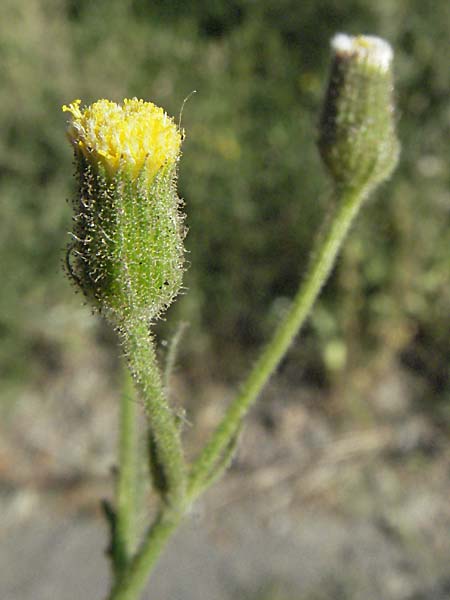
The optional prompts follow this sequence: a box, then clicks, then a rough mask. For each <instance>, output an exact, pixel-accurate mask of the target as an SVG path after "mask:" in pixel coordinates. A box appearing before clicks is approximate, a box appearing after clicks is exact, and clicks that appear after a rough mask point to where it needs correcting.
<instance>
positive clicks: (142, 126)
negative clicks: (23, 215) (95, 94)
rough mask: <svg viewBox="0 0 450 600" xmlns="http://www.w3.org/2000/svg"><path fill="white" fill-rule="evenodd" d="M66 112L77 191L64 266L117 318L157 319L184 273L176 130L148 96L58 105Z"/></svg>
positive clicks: (118, 320) (116, 320) (97, 303)
mask: <svg viewBox="0 0 450 600" xmlns="http://www.w3.org/2000/svg"><path fill="white" fill-rule="evenodd" d="M63 111H66V112H69V113H70V115H71V119H70V122H69V127H68V137H69V140H70V142H71V143H72V145H73V147H74V150H75V160H76V165H77V172H78V177H79V186H80V187H79V194H78V196H77V197H76V198H75V201H74V208H75V217H74V230H73V234H72V235H73V242H72V244H71V245H70V247H69V250H68V261H67V264H68V270H69V273H70V275H71V277H72V279H73V280H74V281H75V282H76V283H77V284H78V285H79V286H80V287H81V289H82V290H83V292H84V293H85V295H86V296H87V297H88V298H89V299H90V300H91V301H93V303H94V306H95V307H96V308H98V309H99V310H101V311H102V312H103V313H104V314H105V315H106V316H107V317H108V318H110V319H111V320H112V321H113V322H114V323H115V324H116V325H119V326H120V324H121V322H122V321H123V320H124V319H125V318H130V317H133V318H138V319H145V320H148V321H150V320H152V319H155V318H157V317H158V316H159V315H160V313H161V312H162V310H163V309H164V308H166V307H167V306H168V305H169V304H170V303H171V302H172V300H173V299H174V297H175V296H176V295H177V293H178V291H179V289H180V286H181V280H182V273H183V253H184V249H183V238H184V230H183V226H182V219H183V216H182V215H181V213H180V208H179V205H180V201H179V199H178V196H177V192H176V185H175V184H176V167H177V162H178V158H179V155H180V146H181V139H182V136H181V133H180V131H179V130H178V128H177V126H176V125H175V123H174V122H173V120H172V119H171V118H170V117H168V116H167V114H166V113H165V112H164V110H163V109H162V108H159V107H157V106H155V105H154V104H152V103H151V102H144V101H142V100H137V99H136V98H134V99H132V100H124V102H123V104H122V105H119V104H116V103H114V102H110V101H109V100H99V101H98V102H95V103H94V104H92V105H91V106H86V107H84V108H80V100H76V101H75V102H73V103H72V104H70V105H69V106H63Z"/></svg>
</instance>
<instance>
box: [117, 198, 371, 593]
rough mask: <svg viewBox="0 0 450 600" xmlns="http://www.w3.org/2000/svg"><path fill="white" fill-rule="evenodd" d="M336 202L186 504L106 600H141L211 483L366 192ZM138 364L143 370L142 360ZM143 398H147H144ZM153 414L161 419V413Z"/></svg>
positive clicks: (152, 534) (199, 465)
mask: <svg viewBox="0 0 450 600" xmlns="http://www.w3.org/2000/svg"><path fill="white" fill-rule="evenodd" d="M336 196H337V198H336V204H337V209H336V212H335V214H334V216H333V219H332V220H331V221H329V225H328V228H327V229H326V231H325V232H324V233H323V235H321V236H319V238H318V239H317V242H316V245H315V250H314V251H313V254H312V260H311V263H310V266H309V269H308V271H307V273H306V277H305V278H304V280H303V281H302V283H301V285H300V287H299V290H298V292H297V294H296V296H295V298H294V301H293V303H292V307H291V309H290V311H289V313H288V314H287V316H286V318H285V319H284V320H283V321H282V322H281V324H280V325H279V327H278V329H277V330H276V331H275V334H274V336H273V338H272V339H271V341H270V342H269V343H268V345H267V346H266V347H265V349H264V350H263V352H262V354H261V356H260V358H259V360H258V361H257V363H256V364H255V366H254V368H253V370H252V371H251V373H250V376H249V377H248V379H247V381H246V382H245V383H244V385H243V386H242V388H241V391H240V393H239V394H238V396H237V397H236V399H235V400H234V401H233V402H232V403H231V405H230V406H229V408H228V410H227V412H226V413H225V416H224V418H223V420H222V422H221V423H220V424H219V426H218V427H217V429H216V431H215V433H214V434H213V436H212V438H211V440H210V442H209V443H208V444H207V445H206V447H205V448H204V450H203V451H202V453H201V454H200V456H199V458H198V459H197V461H196V462H195V463H194V464H193V467H192V470H191V475H190V479H189V486H188V490H187V495H186V497H185V502H184V503H181V504H179V509H178V510H177V509H176V508H174V507H172V508H171V507H170V506H167V507H166V508H163V509H162V512H161V514H160V515H159V517H158V518H157V520H156V521H155V523H154V525H153V526H152V527H151V528H150V529H149V531H148V533H147V535H146V537H145V540H144V542H143V544H142V546H141V547H140V549H139V550H138V552H137V554H136V556H135V558H134V559H133V561H132V562H131V564H130V565H129V568H128V569H127V571H126V573H124V574H123V576H122V577H121V579H120V581H118V582H117V583H116V585H115V586H114V588H113V590H112V591H111V594H110V596H109V598H108V600H136V599H137V598H138V597H139V594H140V593H141V592H142V590H143V588H144V587H145V583H146V580H147V578H148V575H149V573H150V570H151V568H152V567H153V566H154V564H155V562H156V560H157V559H158V557H159V555H160V554H161V552H162V550H163V548H164V547H165V545H166V543H167V541H168V539H169V538H170V536H171V534H172V533H173V532H174V531H175V529H176V528H177V527H178V525H179V523H180V521H181V519H182V518H183V516H184V514H185V513H186V511H187V509H188V508H189V506H190V505H191V504H192V502H194V500H195V499H196V498H197V497H198V496H199V495H200V493H201V492H202V491H203V489H205V487H207V482H209V481H211V480H212V479H213V477H212V475H213V474H214V468H215V467H217V465H218V464H220V458H221V457H222V455H223V453H224V451H226V448H227V447H228V446H229V444H230V443H231V441H232V440H233V438H234V436H235V435H236V433H237V431H238V429H239V426H240V423H241V421H242V418H243V416H244V415H245V413H246V412H247V411H248V409H249V408H250V406H251V405H252V403H253V402H254V401H255V400H256V398H257V396H258V394H259V393H260V391H261V389H262V388H263V386H264V385H265V383H266V382H267V380H268V379H269V377H270V376H271V374H272V373H273V371H274V370H275V369H276V367H277V365H278V364H279V362H280V361H281V359H282V358H283V356H284V355H285V353H286V351H287V350H288V348H289V346H290V344H291V342H292V341H293V339H294V337H295V336H296V334H297V333H298V331H299V330H300V328H301V326H302V325H303V323H304V322H305V319H306V317H307V316H308V314H309V312H310V310H311V308H312V306H313V304H314V302H315V300H316V299H317V296H318V295H319V292H320V290H321V288H322V286H323V284H324V283H325V281H326V279H327V277H328V275H329V274H330V271H331V269H332V267H333V264H334V262H335V260H336V257H337V255H338V252H339V249H340V247H341V245H342V243H343V241H344V239H345V236H346V234H347V233H348V230H349V228H350V225H351V223H352V221H353V219H354V218H355V216H356V214H357V212H358V210H359V208H360V206H361V203H362V201H363V199H364V197H365V192H364V190H355V189H346V190H340V191H339V192H338V193H337V194H336ZM132 350H133V346H130V360H132V355H131V352H132ZM152 360H153V359H152ZM138 363H139V364H142V363H141V359H139V361H138ZM142 366H143V365H142ZM146 397H150V396H149V395H146ZM157 413H158V415H159V411H157ZM159 418H160V415H159V416H158V419H159Z"/></svg>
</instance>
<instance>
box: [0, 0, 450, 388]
mask: <svg viewBox="0 0 450 600" xmlns="http://www.w3.org/2000/svg"><path fill="white" fill-rule="evenodd" d="M449 30H450V5H449V3H448V2H447V1H446V0H436V2H433V3H427V2H423V0H379V1H378V2H372V1H370V0H347V1H345V2H340V3H336V2H335V1H334V0H322V1H320V2H298V1H294V0H279V1H278V2H272V1H269V0H258V1H256V2H255V1H252V0H234V1H232V2H229V1H225V0H215V1H211V0H209V1H206V0H193V1H191V2H181V1H180V2H165V1H163V0H158V1H152V2H145V1H143V0H142V1H138V0H135V1H134V2H133V1H131V0H126V1H111V0H109V1H106V0H97V1H96V2H90V1H87V0H77V1H75V0H3V2H2V3H1V4H0V95H1V102H0V128H1V132H2V135H1V137H0V169H1V182H0V197H1V219H0V227H1V236H0V245H1V254H2V280H3V290H2V295H1V300H0V330H1V332H2V337H1V343H0V360H1V369H2V377H3V378H7V379H9V380H10V381H17V380H18V379H19V378H20V377H23V376H24V374H25V372H26V373H29V374H30V373H31V375H32V376H37V375H36V374H38V373H39V372H40V371H41V367H42V361H43V357H45V361H44V362H45V366H46V367H48V366H49V365H48V364H47V363H49V362H50V366H53V367H55V368H57V365H58V352H59V350H58V348H59V347H60V346H62V344H64V343H65V338H66V337H67V335H66V333H67V327H66V328H64V327H63V326H62V325H61V323H70V317H68V316H67V315H70V313H71V311H74V310H78V307H79V304H80V300H79V298H78V299H77V298H73V297H72V296H73V294H72V290H71V289H70V286H69V285H68V283H67V281H66V280H65V279H64V278H63V276H62V274H61V269H60V260H61V258H62V257H63V255H64V252H63V248H64V246H65V244H66V241H67V236H66V233H65V232H66V231H67V230H68V229H69V228H70V216H69V214H70V211H69V209H68V207H67V205H66V203H65V199H66V198H68V197H70V196H71V194H72V192H73V189H74V184H73V182H72V180H71V177H70V175H71V172H72V167H71V156H70V149H69V146H68V145H67V143H66V141H65V140H64V121H65V116H64V115H63V114H62V113H61V112H60V105H61V104H63V103H65V102H69V101H72V100H73V99H74V98H78V97H79V98H82V100H83V102H86V103H87V102H91V101H93V100H96V99H97V98H100V97H106V98H111V99H113V100H116V101H120V100H121V99H122V98H123V97H133V96H137V97H142V98H144V99H151V100H153V101H154V102H156V103H157V104H159V105H162V106H164V107H166V109H167V110H168V112H169V113H171V114H173V115H178V114H179V112H180V108H181V105H182V102H183V99H184V98H185V97H186V96H187V95H188V94H189V93H190V92H191V91H192V90H194V89H195V90H197V94H195V95H194V96H193V97H192V98H190V99H189V101H188V103H187V104H186V106H185V108H184V112H183V117H182V119H183V120H182V125H183V126H184V128H185V129H186V135H187V137H186V141H185V144H184V156H183V159H182V162H181V168H180V180H179V187H180V190H181V194H182V196H183V197H184V200H185V202H186V206H187V208H186V210H187V213H188V221H187V222H188V225H189V228H190V233H189V236H188V238H187V247H188V251H189V255H188V260H189V262H190V269H189V271H188V273H187V274H186V278H185V283H186V286H187V288H189V291H188V293H187V294H186V295H185V297H184V298H182V300H181V301H179V302H178V304H177V306H176V308H175V310H172V312H171V314H170V316H169V320H172V319H175V318H177V317H179V318H183V319H185V320H188V321H190V323H191V328H190V333H189V337H188V338H187V339H186V343H187V344H188V346H187V347H188V350H189V353H190V356H191V357H197V358H194V359H192V360H194V361H195V360H199V358H200V357H204V356H205V355H206V353H207V352H208V353H209V356H216V357H218V356H220V358H221V359H222V360H221V364H222V368H223V369H224V370H225V366H224V365H225V364H228V365H230V368H233V367H234V366H237V365H238V366H239V368H240V366H241V364H240V363H241V362H243V364H244V363H245V362H246V361H242V352H241V351H242V350H243V349H245V348H249V347H250V348H253V347H254V346H255V344H256V343H259V342H261V341H262V340H263V339H264V338H265V337H266V336H267V335H268V333H269V332H270V331H271V328H272V327H273V325H274V323H275V322H276V318H277V315H278V314H279V313H280V311H283V310H284V308H285V306H286V303H287V302H288V299H289V298H290V297H291V296H292V294H293V293H294V291H295V289H296V287H297V284H298V279H299V277H300V276H301V273H302V270H303V269H304V267H305V263H306V260H307V257H308V249H309V248H310V245H311V241H312V238H313V235H314V234H315V232H316V230H317V227H318V226H319V224H320V222H321V220H322V218H323V216H324V214H325V212H326V210H327V194H328V187H327V182H326V178H325V175H324V171H323V169H322V166H321V164H320V161H319V157H318V153H317V150H316V147H315V139H316V124H317V122H318V117H319V111H320V104H321V100H322V95H323V91H324V86H325V81H326V75H327V68H328V55H329V38H330V37H331V36H332V35H333V34H334V33H336V32H337V31H345V32H348V33H350V34H356V33H372V34H377V35H380V36H382V37H385V38H387V39H388V40H389V41H390V42H391V43H392V45H393V46H394V49H395V52H396V59H395V70H396V79H397V97H398V106H399V133H400V138H401V141H402V146H403V152H402V158H401V164H400V166H399V169H398V171H397V172H396V174H395V177H394V179H393V181H392V182H390V183H389V184H387V185H385V186H384V187H383V188H382V190H380V191H379V192H378V193H377V198H376V202H375V201H374V200H372V201H370V203H369V206H367V209H366V210H365V211H364V212H363V215H362V216H361V218H360V219H359V221H358V223H357V225H356V227H355V229H354V231H353V232H352V235H351V239H350V240H349V243H348V244H347V246H346V248H345V251H344V255H343V257H342V259H341V261H340V263H339V267H338V269H337V270H336V272H335V274H334V276H333V278H332V280H331V281H330V283H329V285H328V286H327V287H326V289H325V291H324V294H323V296H322V299H321V301H320V303H319V306H318V307H317V310H316V311H315V313H314V317H313V318H312V320H311V323H310V325H309V327H308V329H307V331H306V332H305V334H304V337H303V343H302V344H301V345H299V347H298V349H297V350H296V351H295V360H298V361H302V362H301V363H300V362H299V364H302V365H304V369H303V371H302V372H303V374H304V375H305V376H306V375H314V373H319V376H320V379H321V380H323V379H324V378H326V377H327V376H328V379H329V381H330V382H333V380H334V376H335V375H334V374H339V373H342V372H343V371H344V372H345V373H346V374H349V373H350V374H351V373H353V372H356V371H358V370H361V369H369V367H370V365H371V364H374V363H373V362H371V360H370V359H371V358H372V357H373V356H375V355H376V356H378V357H381V359H382V360H385V361H391V360H393V359H394V358H396V357H398V358H400V359H401V360H403V361H404V362H405V363H406V364H407V365H409V366H410V367H412V368H414V369H416V370H419V371H421V372H422V373H424V374H425V375H426V376H427V378H428V380H429V382H430V384H431V387H432V388H433V389H434V391H435V392H437V396H440V397H443V396H444V395H445V394H444V393H443V392H444V391H445V390H447V395H448V384H449V381H448V371H447V369H448V355H449V352H450V341H449V340H450V336H449V314H450V286H449V263H450V260H449V247H450V228H449V221H450V219H449V211H450V195H449V190H448V183H449V173H448V170H446V167H447V165H446V163H445V160H446V158H447V156H448V149H447V148H446V146H448V139H449V133H450V131H449V130H450V108H449V103H448V51H447V50H448V46H447V44H448V31H449ZM86 310H87V309H86ZM163 327H166V325H165V324H163ZM69 329H70V327H69ZM62 331H64V332H65V333H64V335H62V334H61V332H62ZM58 332H59V333H58ZM235 357H240V358H239V361H237V359H236V358H235ZM378 363H379V361H377V364H378ZM433 386H434V387H433Z"/></svg>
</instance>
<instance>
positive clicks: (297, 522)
mask: <svg viewBox="0 0 450 600" xmlns="http://www.w3.org/2000/svg"><path fill="white" fill-rule="evenodd" d="M93 352H98V355H90V356H86V357H85V360H84V366H82V367H80V366H79V365H78V367H77V369H74V370H73V372H72V373H70V372H68V373H65V375H64V377H63V378H61V379H60V380H59V379H57V378H56V379H53V381H52V383H51V384H47V383H43V385H42V388H41V389H40V390H38V391H36V389H34V390H33V391H30V392H29V394H30V396H29V397H26V398H25V397H24V398H22V399H21V401H20V402H18V403H17V406H16V408H15V409H14V411H13V412H11V414H9V415H6V418H5V420H4V425H3V427H2V429H3V431H2V435H1V441H0V503H1V504H0V505H1V513H2V519H1V526H0V536H1V544H0V565H1V567H0V569H1V577H0V598H1V599H2V600H54V599H58V600H78V599H79V598H83V599H85V600H89V599H91V598H92V599H93V600H94V599H99V598H104V597H105V593H106V589H107V585H108V564H107V561H106V558H105V553H104V550H105V548H106V546H107V528H106V524H105V523H104V521H103V518H102V516H101V511H100V509H99V504H100V502H99V501H100V499H101V498H104V497H109V496H110V495H111V489H112V485H111V470H112V468H113V466H114V449H115V439H116V432H115V428H116V408H115V404H116V400H115V397H116V396H117V392H116V391H115V390H114V389H112V388H107V387H105V383H104V381H105V379H106V378H105V377H104V373H103V372H102V368H103V367H102V365H103V362H104V360H106V359H105V357H104V356H103V355H102V353H101V351H99V350H95V351H93ZM103 366H104V365H103ZM80 369H81V375H80ZM175 387H176V389H177V390H178V392H179V393H178V397H179V398H180V402H182V398H183V395H184V394H185V389H186V387H187V386H186V385H185V384H184V382H183V381H182V380H177V381H176V386H175ZM231 393H232V390H229V389H227V388H225V387H223V386H221V385H218V384H215V385H213V384H209V385H207V386H205V388H204V397H203V398H201V399H200V400H199V402H198V407H197V413H196V415H195V417H193V418H192V420H193V422H195V427H194V426H191V425H190V424H187V425H186V437H187V440H188V446H189V447H190V448H191V449H192V451H193V450H194V449H195V446H196V444H195V443H194V438H195V440H198V439H204V438H205V436H206V433H207V431H208V430H209V429H210V428H211V427H212V424H213V423H214V422H215V421H216V420H217V418H218V411H219V410H220V407H222V406H223V402H221V400H222V401H226V400H227V398H229V397H230V395H231ZM370 395H371V398H370V401H371V402H372V403H373V405H374V406H378V408H379V411H380V414H382V413H383V411H384V413H383V414H385V415H387V416H386V418H384V419H383V418H380V419H378V420H377V422H376V423H375V422H372V423H371V424H368V425H364V426H361V425H360V426H358V427H356V426H354V425H353V426H351V427H348V426H346V427H343V426H338V425H336V422H335V420H334V419H333V418H331V417H330V415H327V414H326V412H325V411H324V410H322V409H321V408H320V407H321V406H323V404H324V401H323V398H321V396H320V392H318V391H317V390H313V389H307V388H300V389H295V388H293V387H291V386H290V385H289V384H285V383H283V381H282V377H281V376H280V377H278V378H276V380H275V382H274V383H273V384H272V385H271V386H270V387H269V389H268V390H267V391H266V392H265V394H264V397H263V398H262V399H261V402H260V404H259V406H258V408H257V409H256V410H254V411H253V413H252V416H251V418H250V419H249V420H248V423H247V428H246V430H245V431H244V433H243V435H242V439H241V443H240V449H239V452H238V455H237V457H236V459H235V461H234V464H233V467H232V469H231V470H230V472H229V473H228V474H227V475H226V477H225V478H224V479H223V480H222V481H221V482H220V483H219V484H217V485H216V486H215V487H214V488H213V489H211V490H210V492H209V493H208V494H207V496H206V497H205V499H203V500H201V501H200V502H199V503H198V504H197V505H196V506H195V508H194V510H193V513H192V515H191V516H190V518H189V519H187V520H186V523H185V524H184V526H183V527H182V529H181V530H180V531H179V532H178V534H177V535H176V537H175V539H174V540H172V542H171V543H170V545H169V548H168V550H167V552H166V553H165V554H164V556H163V559H162V560H161V562H160V563H159V565H158V567H157V569H156V572H155V574H154V577H153V579H152V581H151V585H150V587H149V588H148V589H149V591H148V595H147V597H148V598H151V599H152V600H178V599H180V600H194V599H195V600H198V599H200V598H201V599H205V600H231V599H237V598H239V599H243V600H325V599H326V600H328V599H329V600H338V599H352V600H353V599H354V600H372V599H375V598H376V599H383V600H448V598H450V572H449V570H448V565H449V564H450V535H449V532H450V503H449V498H450V450H449V445H448V439H447V436H446V435H445V432H444V431H442V429H441V428H440V427H439V426H438V425H437V424H435V423H433V421H432V420H431V417H428V416H427V414H426V413H423V412H421V411H420V410H419V409H418V408H417V407H415V406H414V403H413V401H412V399H413V397H414V381H413V380H409V379H408V378H407V376H406V375H405V374H404V373H402V372H401V371H400V370H396V369H393V371H392V374H391V375H390V377H389V378H388V379H385V380H384V381H382V382H379V384H377V385H376V386H374V387H373V389H372V390H371V393H370ZM37 406H38V407H39V410H36V407H37ZM383 407H384V408H383ZM191 438H192V439H191Z"/></svg>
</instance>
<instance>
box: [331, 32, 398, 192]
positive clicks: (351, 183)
mask: <svg viewBox="0 0 450 600" xmlns="http://www.w3.org/2000/svg"><path fill="white" fill-rule="evenodd" d="M331 47H332V50H333V62H332V66H331V73H330V78H329V84H328V90H327V94H326V98H325V104H324V107H323V113H322V119H321V126H320V136H319V149H320V153H321V155H322V158H323V160H324V162H325V165H326V167H327V168H328V170H329V172H330V174H331V176H332V177H333V179H334V181H335V183H336V184H337V185H339V186H342V187H350V188H358V189H365V190H366V191H368V190H370V189H372V188H373V187H375V186H376V185H377V184H378V183H380V182H381V181H383V180H384V179H386V178H387V177H389V175H390V174H391V172H392V171H393V169H394V167H395V166H396V164H397V160H398V155H399V143H398V140H397V137H396V134H395V120H394V107H393V99H392V96H393V80H392V71H391V63H392V57H393V53H392V48H391V46H390V45H389V44H388V43H387V42H386V41H384V40H382V39H381V38H378V37H374V36H362V35H361V36H356V37H351V36H348V35H345V34H338V35H336V36H335V37H334V38H333V39H332V41H331Z"/></svg>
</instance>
